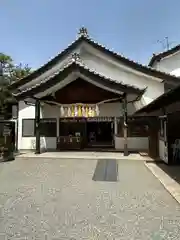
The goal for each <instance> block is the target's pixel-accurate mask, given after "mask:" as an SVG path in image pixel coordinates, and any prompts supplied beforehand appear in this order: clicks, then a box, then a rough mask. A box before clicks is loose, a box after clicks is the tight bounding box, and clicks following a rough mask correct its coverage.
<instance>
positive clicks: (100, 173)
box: [92, 159, 118, 182]
mask: <svg viewBox="0 0 180 240" xmlns="http://www.w3.org/2000/svg"><path fill="white" fill-rule="evenodd" d="M92 180H94V181H107V182H117V181H118V163H117V161H116V160H115V159H100V160H98V162H97V165H96V169H95V171H94V175H93V178H92Z"/></svg>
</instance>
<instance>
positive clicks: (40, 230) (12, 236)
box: [0, 158, 180, 240]
mask: <svg viewBox="0 0 180 240" xmlns="http://www.w3.org/2000/svg"><path fill="white" fill-rule="evenodd" d="M100 161H101V160H100ZM97 164H99V165H100V167H98V166H97ZM114 164H115V162H114V161H112V164H111V163H110V160H108V162H106V164H105V165H106V167H107V168H108V169H106V167H104V163H103V164H101V163H99V160H98V161H96V160H92V161H90V160H87V159H79V160H76V159H73V160H72V159H64V160H63V159H55V158H53V159H45V158H31V159H26V158H19V159H16V160H15V161H13V162H7V163H1V164H0V183H1V184H0V239H2V240H4V239H8V240H17V239H18V240H25V239H28V240H29V239H30V240H32V239H34V240H35V239H36V240H43V239H45V240H47V239H53V240H64V239H68V240H69V239H71V240H72V239H73V240H74V239H78V240H79V239H87V240H90V239H99V240H105V239H110V240H114V239H116V240H119V239H123V240H149V239H158V240H159V239H173V240H177V239H178V240H179V236H180V228H179V226H180V206H179V204H178V203H177V202H176V201H175V200H174V198H172V196H171V195H170V194H169V193H168V192H167V191H166V190H165V189H164V187H163V186H162V184H161V183H160V182H159V181H158V180H157V179H156V178H155V177H154V176H153V174H151V172H150V171H149V170H148V169H147V168H146V167H145V165H144V162H143V161H127V160H126V161H125V160H120V161H117V162H116V164H117V165H116V166H117V169H116V168H115V165H114ZM101 167H102V172H101ZM97 169H98V170H97ZM116 170H117V171H116ZM105 172H106V173H105ZM103 173H104V178H101V175H103ZM94 174H95V175H96V181H94V180H92V178H93V176H94ZM105 174H106V175H105ZM108 174H110V175H109V176H112V175H113V174H118V177H117V179H116V181H108V177H107V176H108ZM98 175H99V176H100V178H99V179H100V181H98ZM110 180H111V179H110Z"/></svg>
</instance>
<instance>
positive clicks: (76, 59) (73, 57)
mask: <svg viewBox="0 0 180 240" xmlns="http://www.w3.org/2000/svg"><path fill="white" fill-rule="evenodd" d="M71 60H72V62H76V63H77V62H78V63H82V59H81V57H80V54H79V53H77V52H74V53H73V54H72V55H71Z"/></svg>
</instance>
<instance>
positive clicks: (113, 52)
mask: <svg viewBox="0 0 180 240" xmlns="http://www.w3.org/2000/svg"><path fill="white" fill-rule="evenodd" d="M84 38H86V39H87V40H89V41H91V42H93V43H94V44H96V45H98V46H100V47H102V48H104V49H105V50H106V51H110V52H111V53H112V54H114V55H116V56H117V57H121V58H123V59H124V60H126V61H130V62H132V63H134V64H137V65H139V66H141V67H143V68H146V69H149V70H152V71H154V72H157V73H162V74H165V75H167V76H172V77H176V76H175V75H172V74H169V73H167V72H163V71H159V70H156V69H154V68H153V67H151V66H148V65H145V64H142V63H140V62H137V61H134V60H132V59H130V58H127V57H125V56H124V55H123V54H122V53H118V52H115V51H114V50H112V49H110V48H108V47H106V46H105V45H103V44H100V43H99V42H97V41H95V40H93V39H92V38H90V37H84ZM177 46H178V45H177ZM177 46H176V47H177ZM179 46H180V44H179Z"/></svg>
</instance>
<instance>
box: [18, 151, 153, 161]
mask: <svg viewBox="0 0 180 240" xmlns="http://www.w3.org/2000/svg"><path fill="white" fill-rule="evenodd" d="M17 157H18V158H59V159H91V160H92V159H93V160H97V159H122V160H123V159H128V160H144V161H145V160H153V159H151V158H150V157H149V156H148V155H144V156H141V155H140V154H138V153H131V154H129V156H127V157H126V156H124V155H123V153H120V152H97V151H94V152H93V151H87V152H86V151H67V152H64V151H63V152H44V153H41V154H34V153H33V152H27V153H22V154H20V155H18V156H17Z"/></svg>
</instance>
